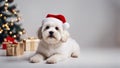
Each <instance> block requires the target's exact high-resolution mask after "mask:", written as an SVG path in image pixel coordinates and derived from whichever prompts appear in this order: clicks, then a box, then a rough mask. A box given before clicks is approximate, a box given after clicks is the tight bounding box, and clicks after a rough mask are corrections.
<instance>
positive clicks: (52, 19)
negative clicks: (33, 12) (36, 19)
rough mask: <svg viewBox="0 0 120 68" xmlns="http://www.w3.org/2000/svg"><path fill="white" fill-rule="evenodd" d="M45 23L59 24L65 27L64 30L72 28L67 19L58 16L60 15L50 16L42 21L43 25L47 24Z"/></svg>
mask: <svg viewBox="0 0 120 68" xmlns="http://www.w3.org/2000/svg"><path fill="white" fill-rule="evenodd" d="M45 22H56V23H59V24H61V25H62V26H63V28H64V29H68V28H69V27H70V24H69V23H67V22H66V19H65V17H64V16H63V15H61V14H58V15H54V14H48V15H47V16H46V18H45V19H44V20H43V21H42V23H45Z"/></svg>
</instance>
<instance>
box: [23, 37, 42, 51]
mask: <svg viewBox="0 0 120 68" xmlns="http://www.w3.org/2000/svg"><path fill="white" fill-rule="evenodd" d="M39 41H40V40H39V39H37V38H28V39H25V40H24V45H25V49H24V50H25V51H36V50H37V47H38V45H39Z"/></svg>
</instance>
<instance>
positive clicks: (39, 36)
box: [38, 26, 42, 39]
mask: <svg viewBox="0 0 120 68" xmlns="http://www.w3.org/2000/svg"><path fill="white" fill-rule="evenodd" d="M41 30H42V26H41V27H40V28H39V29H38V38H39V39H42V31H41Z"/></svg>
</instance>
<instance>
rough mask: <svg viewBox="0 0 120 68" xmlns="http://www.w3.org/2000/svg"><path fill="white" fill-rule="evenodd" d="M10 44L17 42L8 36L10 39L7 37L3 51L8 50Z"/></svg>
mask: <svg viewBox="0 0 120 68" xmlns="http://www.w3.org/2000/svg"><path fill="white" fill-rule="evenodd" d="M8 43H13V44H14V43H16V42H15V39H14V38H12V37H10V36H8V37H6V39H5V42H3V43H2V49H6V48H7V44H8Z"/></svg>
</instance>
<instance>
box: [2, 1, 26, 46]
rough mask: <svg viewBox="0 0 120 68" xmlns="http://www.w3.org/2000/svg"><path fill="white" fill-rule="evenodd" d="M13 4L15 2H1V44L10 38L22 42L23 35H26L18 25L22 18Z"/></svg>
mask: <svg viewBox="0 0 120 68" xmlns="http://www.w3.org/2000/svg"><path fill="white" fill-rule="evenodd" d="M13 2H14V0H0V44H1V43H2V42H3V41H5V38H6V37H8V36H10V37H12V38H14V39H16V40H17V41H20V40H21V38H20V37H21V35H22V34H24V33H25V30H24V29H23V28H22V27H21V24H20V23H18V22H19V21H20V20H21V18H20V16H19V14H18V13H19V10H17V9H16V5H14V4H13Z"/></svg>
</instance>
